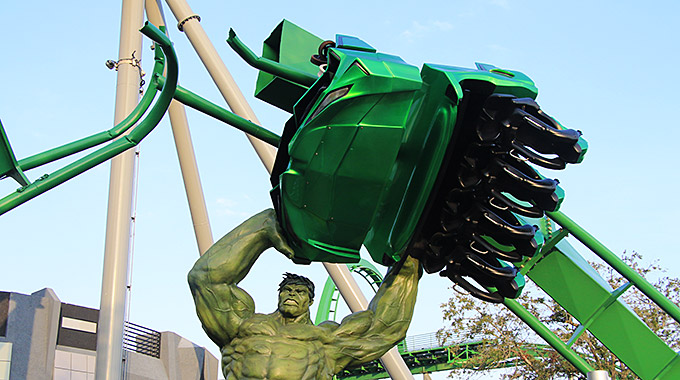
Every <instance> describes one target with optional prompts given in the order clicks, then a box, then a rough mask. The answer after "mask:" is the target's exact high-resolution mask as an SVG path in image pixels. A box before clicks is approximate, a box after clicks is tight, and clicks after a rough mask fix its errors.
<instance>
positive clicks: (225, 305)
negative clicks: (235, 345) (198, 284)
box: [194, 284, 255, 347]
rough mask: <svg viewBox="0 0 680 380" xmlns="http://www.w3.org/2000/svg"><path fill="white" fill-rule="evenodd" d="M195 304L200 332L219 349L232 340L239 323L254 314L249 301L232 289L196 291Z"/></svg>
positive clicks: (220, 287)
mask: <svg viewBox="0 0 680 380" xmlns="http://www.w3.org/2000/svg"><path fill="white" fill-rule="evenodd" d="M194 301H195V303H196V313H197V314H198V317H199V319H200V320H201V323H202V324H203V329H204V330H205V331H206V333H208V336H210V338H211V339H212V340H213V341H214V342H215V343H216V344H217V345H218V346H220V347H222V346H223V345H225V344H226V343H228V342H229V341H230V340H231V339H233V338H234V336H236V333H237V332H238V328H239V326H240V325H241V323H243V321H244V320H245V319H246V318H249V317H250V316H251V315H253V313H254V312H255V303H254V302H253V299H252V297H250V295H249V294H248V293H246V292H245V291H244V290H243V289H240V288H239V287H237V286H235V285H226V284H222V285H213V286H208V287H204V288H201V289H197V291H195V292H194Z"/></svg>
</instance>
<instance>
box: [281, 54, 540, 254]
mask: <svg viewBox="0 0 680 380" xmlns="http://www.w3.org/2000/svg"><path fill="white" fill-rule="evenodd" d="M329 56H330V57H331V58H330V59H331V61H330V62H329V65H330V66H331V67H332V68H333V71H334V72H335V74H334V76H333V78H332V79H331V78H326V79H324V77H322V79H321V80H320V81H318V82H317V83H316V84H315V85H314V86H313V87H312V88H311V89H310V90H309V91H308V93H307V94H306V95H305V97H303V98H302V99H301V100H300V101H299V102H298V104H305V101H307V102H309V100H308V99H306V98H307V97H314V96H315V97H317V100H316V101H315V102H314V105H313V106H312V107H311V109H315V110H316V111H314V112H310V113H309V114H307V115H306V116H305V118H304V119H303V120H302V121H301V127H300V128H299V130H298V131H297V132H296V133H295V136H294V137H293V138H292V139H291V140H290V143H289V145H288V147H289V154H290V165H289V166H288V168H287V170H285V171H283V172H282V173H281V174H280V179H279V181H280V183H279V184H278V185H277V187H275V188H274V190H273V191H274V192H277V191H280V193H281V194H280V199H281V211H282V218H281V219H282V224H283V226H284V230H286V231H287V232H289V233H290V235H291V241H294V242H297V244H298V247H297V250H296V256H298V259H301V261H302V260H311V261H328V262H352V261H356V260H358V258H359V255H358V251H359V248H360V247H361V245H362V244H363V245H365V246H366V248H367V250H368V251H369V253H370V254H371V256H372V258H373V260H374V261H376V262H378V263H381V264H383V265H390V264H391V263H393V262H394V261H396V260H398V259H399V257H400V255H401V254H402V252H403V250H404V249H405V247H406V245H407V244H408V243H409V241H410V239H411V237H412V236H413V233H414V231H415V229H416V226H417V224H418V222H419V220H420V217H421V215H422V213H423V210H424V208H425V205H426V202H427V201H428V199H429V196H430V192H431V190H432V188H433V186H434V183H435V181H436V179H437V175H438V174H439V168H440V165H441V164H442V161H443V159H444V155H445V153H446V150H447V148H448V147H449V142H450V141H451V139H452V137H453V134H454V128H455V125H456V119H457V104H458V103H459V102H460V101H461V99H462V97H463V90H462V88H461V85H460V82H461V81H465V80H480V81H486V82H489V83H491V84H493V85H494V86H495V87H496V88H497V89H498V91H502V92H504V93H509V94H512V95H516V96H529V97H535V96H536V89H535V87H534V86H533V83H531V81H530V80H529V79H528V78H527V77H526V76H524V75H522V74H521V73H516V72H513V73H515V74H514V75H513V76H512V77H508V76H503V75H490V74H489V72H486V71H481V70H471V69H462V68H456V67H447V66H438V65H425V66H424V67H423V69H422V72H421V71H420V70H418V69H417V68H416V67H414V66H411V65H408V64H406V63H405V62H404V61H403V60H401V59H400V58H398V57H396V56H390V55H387V54H382V53H370V52H366V51H358V50H351V49H342V48H331V49H330V53H329ZM447 89H449V90H447ZM319 91H322V92H321V94H317V92H319ZM298 107H299V106H296V109H295V117H302V116H304V115H303V114H304V110H303V109H299V108H298ZM366 162H370V163H371V165H366ZM415 184H418V185H417V186H415ZM279 189H280V190H279Z"/></svg>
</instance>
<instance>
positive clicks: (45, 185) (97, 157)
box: [0, 23, 178, 215]
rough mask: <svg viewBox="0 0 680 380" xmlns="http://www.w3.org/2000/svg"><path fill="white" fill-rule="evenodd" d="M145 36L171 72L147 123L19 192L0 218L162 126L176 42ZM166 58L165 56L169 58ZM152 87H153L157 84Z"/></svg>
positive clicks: (173, 82)
mask: <svg viewBox="0 0 680 380" xmlns="http://www.w3.org/2000/svg"><path fill="white" fill-rule="evenodd" d="M141 32H142V33H143V34H144V35H146V36H147V37H149V38H150V39H152V40H153V41H154V42H156V43H157V44H158V46H160V47H161V49H156V56H155V59H156V61H157V62H161V65H162V64H163V62H164V63H165V66H166V69H167V78H166V82H165V84H166V85H165V87H164V88H163V90H162V91H161V93H160V95H159V96H158V100H157V101H156V103H155V104H154V106H153V107H152V108H151V110H150V111H149V112H148V114H147V116H146V117H145V118H144V120H142V121H141V122H140V123H139V124H138V125H137V126H136V127H135V128H134V129H133V130H132V131H131V132H130V133H129V134H128V135H125V136H123V137H121V138H119V139H118V140H115V141H113V142H111V143H109V144H108V145H107V146H105V147H102V148H100V149H98V150H96V151H95V152H92V153H90V154H88V155H87V156H85V157H83V158H81V159H78V160H76V161H74V162H73V163H71V164H69V165H66V166H65V167H63V168H61V169H58V170H56V171H55V172H53V173H51V174H49V175H48V174H46V175H44V176H42V177H40V178H39V179H37V180H36V181H34V182H33V183H32V184H30V185H28V186H25V187H22V188H20V189H18V190H17V191H16V192H14V193H12V194H10V195H8V196H6V197H4V198H2V199H0V215H2V214H4V213H5V212H7V211H9V210H11V209H13V208H15V207H17V206H19V205H20V204H22V203H24V202H26V201H28V200H30V199H33V198H34V197H36V196H38V195H40V194H42V193H44V192H46V191H48V190H50V189H52V188H54V187H55V186H58V185H60V184H62V183H64V182H66V181H68V180H69V179H71V178H73V177H75V176H77V175H79V174H81V173H83V172H85V171H87V170H89V169H91V168H93V167H95V166H97V165H99V164H101V163H102V162H104V161H107V160H109V159H111V158H113V157H115V156H116V155H118V154H120V153H122V152H124V151H126V150H128V149H130V148H132V147H134V146H136V145H137V144H138V143H139V142H140V141H141V140H142V139H143V138H144V137H146V136H147V135H148V134H149V133H150V132H151V131H152V130H153V129H154V127H155V126H156V125H157V124H158V123H159V122H160V120H161V118H162V117H163V115H164V114H165V111H166V110H167V109H168V106H169V105H170V102H171V101H172V97H173V94H174V92H175V87H176V86H177V74H178V67H177V56H176V55H175V51H174V49H173V47H172V42H171V41H170V40H169V39H168V37H167V36H166V35H165V34H164V33H163V32H161V31H160V30H158V29H157V28H156V27H154V26H153V25H151V24H149V23H146V24H145V25H144V27H143V28H142V29H141ZM161 50H162V52H161ZM163 54H165V57H164V56H163ZM159 76H160V74H156V75H155V76H154V78H152V81H155V80H158V77H159ZM151 86H153V84H152V85H151Z"/></svg>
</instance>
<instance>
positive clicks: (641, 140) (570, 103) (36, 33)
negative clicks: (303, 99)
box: [0, 0, 680, 355]
mask: <svg viewBox="0 0 680 380" xmlns="http://www.w3.org/2000/svg"><path fill="white" fill-rule="evenodd" d="M229 3H231V2H229ZM229 3H228V2H225V1H191V2H190V4H191V6H192V8H193V10H194V12H195V13H198V14H199V15H200V16H201V18H202V23H201V24H202V25H203V27H204V28H205V30H206V32H207V34H208V36H209V37H210V38H211V39H212V41H213V43H214V44H215V46H216V47H217V50H218V51H219V53H220V54H221V56H222V58H223V59H224V61H225V63H226V64H227V67H229V69H230V70H231V72H232V75H233V76H234V77H235V78H236V81H237V83H238V84H239V86H241V88H242V90H243V91H244V93H245V94H246V97H247V98H248V99H252V106H253V107H254V108H255V112H256V113H257V114H258V117H259V118H260V120H261V122H262V123H263V124H264V125H265V126H266V127H268V128H270V129H272V130H274V131H277V132H280V130H281V128H282V125H283V122H284V121H285V119H286V118H287V115H286V114H284V113H282V112H280V111H277V110H275V109H274V108H273V107H271V106H269V105H267V104H264V103H262V102H260V101H259V100H256V99H254V98H253V97H252V93H253V87H254V82H255V77H256V71H255V70H254V69H251V68H249V67H248V66H247V65H246V64H244V63H243V62H242V61H241V60H240V59H239V58H238V57H237V56H236V55H235V54H234V53H233V52H232V51H231V50H230V49H229V48H228V47H227V45H226V43H225V42H224V40H225V39H226V37H227V31H228V29H229V28H230V27H233V28H234V29H235V30H236V31H237V33H238V34H239V36H240V37H241V39H242V40H243V41H244V42H246V43H247V44H248V45H249V46H251V47H252V48H253V49H254V50H256V51H259V49H260V47H261V43H262V41H263V40H264V39H265V38H266V37H267V36H268V35H269V33H270V32H271V30H272V29H273V28H274V27H275V26H276V25H277V24H278V22H280V21H281V19H283V18H286V19H289V20H291V21H293V22H294V23H296V24H298V25H299V26H301V27H303V28H305V29H307V30H309V31H310V32H312V33H314V34H316V35H318V36H320V37H322V38H324V39H332V38H333V37H334V35H335V34H336V33H341V34H350V35H355V36H358V37H360V38H362V39H364V40H365V41H366V42H368V43H369V44H371V45H373V46H374V47H376V48H377V49H378V50H380V51H382V52H386V53H391V54H395V55H399V56H401V57H402V58H404V59H405V60H406V61H407V62H410V63H412V64H415V65H418V66H420V65H421V64H422V63H423V62H431V63H440V64H450V65H456V66H467V67H473V65H474V62H484V63H491V64H494V65H496V66H499V67H503V68H508V69H513V70H519V71H522V72H524V73H526V74H527V75H529V76H530V77H531V78H532V79H533V80H534V81H535V83H536V85H537V86H538V88H539V97H538V102H539V104H541V106H542V108H543V109H544V110H545V111H546V112H548V113H549V114H551V115H552V116H554V117H555V118H557V119H558V120H560V121H561V122H562V123H563V124H564V125H565V126H567V127H570V128H575V129H580V130H582V131H583V133H584V136H585V138H586V139H587V140H588V142H589V144H590V151H589V152H588V155H587V156H586V159H585V161H584V162H583V164H581V165H577V166H572V167H570V168H568V169H567V170H566V171H564V172H557V173H546V174H547V175H549V176H551V177H552V176H554V177H557V178H559V179H560V180H561V184H562V187H563V188H564V189H565V191H566V194H567V195H566V200H565V204H564V206H563V209H562V210H563V211H564V212H565V213H566V214H567V215H569V216H570V217H571V218H572V219H574V220H576V221H577V222H578V223H579V224H581V225H582V226H583V227H585V228H586V229H587V230H588V231H590V232H591V233H592V234H593V235H595V236H596V237H597V238H598V239H600V240H601V241H602V242H603V243H605V244H606V245H607V246H609V247H610V248H611V249H612V250H613V251H614V252H616V253H621V252H623V251H624V250H629V251H631V250H635V251H637V252H639V253H641V254H642V255H643V257H644V258H645V259H646V260H650V261H651V260H655V259H658V260H659V261H660V263H661V264H662V265H663V266H665V267H666V268H668V269H669V271H668V274H669V275H672V276H675V277H677V276H679V275H680V269H678V263H679V260H678V258H677V257H678V252H677V251H678V249H677V245H675V244H673V243H672V242H673V241H674V236H675V233H676V222H675V217H676V215H678V213H679V212H680V208H679V206H678V204H679V203H678V201H677V200H675V196H676V195H677V188H678V185H679V184H680V181H679V180H678V170H677V167H678V164H679V163H680V159H679V158H678V155H677V153H676V149H677V143H678V141H679V140H680V128H678V119H677V116H676V113H677V112H676V111H677V110H678V106H677V105H676V103H677V100H676V99H675V98H674V96H675V95H676V89H677V88H678V87H679V85H680V80H679V79H678V76H677V74H676V73H675V72H674V66H675V65H677V64H678V60H679V59H678V58H679V57H678V51H679V50H680V49H679V48H680V46H678V45H679V44H678V36H680V33H678V32H679V29H680V28H679V27H678V22H677V15H678V13H679V12H680V5H678V3H677V2H673V1H657V2H652V3H646V4H643V3H642V2H631V1H617V2H614V1H603V2H586V1H572V2H559V3H555V2H543V1H510V0H507V1H503V0H484V1H475V2H473V1H465V2H463V1H427V0H426V1H421V2H412V1H393V2H391V3H390V5H389V6H386V5H382V4H381V3H379V2H366V1H353V0H352V1H344V2H337V3H324V2H310V1H296V2H288V3H285V2H280V1H277V2H273V1H271V2H270V1H264V2H243V5H236V4H229ZM165 13H166V19H168V23H169V24H171V25H174V24H175V22H176V21H174V18H173V16H172V14H171V12H170V11H169V9H167V7H166V10H165ZM3 14H5V15H7V17H5V18H4V19H3V22H4V30H5V32H4V33H2V35H0V46H1V47H2V51H3V54H2V57H3V58H2V59H1V60H0V88H1V89H2V92H1V93H0V119H1V120H2V122H3V125H4V126H5V129H6V132H7V134H8V136H9V138H10V140H11V142H12V145H13V147H14V150H15V153H16V155H17V156H18V157H19V158H23V157H26V156H28V155H31V154H34V153H37V152H40V151H43V150H46V149H48V148H51V147H55V146H58V145H60V144H63V143H65V142H70V141H73V140H75V139H78V138H81V137H84V136H87V135H89V134H92V133H95V132H99V131H102V130H106V129H108V128H110V127H111V126H112V120H113V104H114V93H115V80H116V75H115V72H113V71H109V70H108V69H106V67H105V66H104V62H105V61H106V60H107V59H116V58H117V54H118V35H119V25H120V4H119V3H117V2H106V3H105V2H101V1H98V2H66V3H64V2H39V3H35V2H18V1H17V2H10V3H7V4H3ZM170 33H171V34H170V36H171V39H172V40H173V41H174V42H175V46H176V50H177V52H178V55H179V59H180V84H181V85H183V86H184V87H186V88H189V89H191V90H193V91H195V92H197V93H199V94H200V95H202V96H204V97H206V98H208V99H210V100H212V101H214V102H216V103H219V104H224V101H223V100H222V98H221V96H220V95H219V93H218V92H217V90H216V89H215V86H214V85H213V83H212V81H211V80H210V78H209V76H208V75H207V73H206V72H205V70H204V69H203V67H202V65H201V64H200V61H199V60H198V59H197V57H196V54H195V53H194V51H193V50H192V48H191V47H190V45H189V44H188V42H187V40H186V38H185V36H183V35H182V34H181V33H179V32H178V31H177V29H176V28H175V27H174V26H173V27H171V28H170ZM147 47H148V43H146V44H145V48H144V51H143V53H142V59H143V63H144V67H145V70H146V71H147V72H150V71H151V61H152V59H151V57H152V55H151V53H150V51H149V50H148V48H147ZM189 122H190V125H191V131H192V135H193V140H194V144H195V149H196V153H197V157H198V164H199V168H200V171H201V176H202V179H203V185H204V191H205V195H206V200H207V204H208V208H209V213H210V219H211V223H212V230H213V235H214V238H215V240H217V239H218V238H219V237H221V236H222V235H223V234H224V233H226V232H228V231H229V230H230V229H231V228H233V227H234V226H236V225H237V224H239V223H240V222H241V221H243V220H244V219H245V218H247V217H248V216H250V215H252V214H254V213H256V212H258V211H260V210H262V209H264V208H267V207H270V200H269V196H268V190H269V185H268V178H267V174H266V172H265V170H264V169H263V168H262V166H261V164H260V162H259V160H258V159H257V157H256V156H255V154H254V153H253V152H252V149H251V148H250V146H249V144H248V143H247V141H246V138H245V137H244V136H243V134H242V133H240V132H238V131H235V130H232V129H231V128H230V127H228V126H226V125H222V124H221V123H219V122H215V121H213V120H210V119H209V118H207V117H205V116H203V115H200V114H198V113H196V112H193V111H189ZM60 165H61V164H58V165H57V166H56V167H59V166H60ZM54 168H55V167H51V168H47V169H43V168H40V169H37V170H34V171H31V172H29V174H28V175H29V177H30V178H31V179H35V178H37V177H38V176H40V175H42V174H43V173H45V172H49V171H52V170H54ZM108 174H109V165H108V164H103V165H100V166H99V167H97V168H95V169H93V170H92V171H90V172H87V173H85V174H83V175H81V176H79V177H77V178H75V179H73V180H71V181H69V182H68V183H66V184H64V185H62V186H60V187H59V188H57V189H55V190H52V191H50V192H48V193H47V194H44V195H42V196H40V197H39V198H37V199H35V200H33V201H30V202H29V203H27V204H25V205H23V206H20V207H19V208H17V209H15V210H13V211H11V212H9V213H8V214H6V215H3V216H2V217H0V240H1V241H2V246H1V248H0V253H1V254H2V256H1V257H2V264H1V267H2V269H3V271H2V275H1V276H0V290H5V291H15V292H22V293H31V292H34V291H36V290H39V289H41V288H44V287H51V288H53V289H54V290H55V291H56V293H57V295H58V296H59V297H60V298H61V299H62V301H63V302H68V303H75V304H80V305H85V306H90V307H98V305H99V297H100V288H101V280H100V277H101V272H102V259H103V247H104V233H105V220H106V203H107V191H108ZM16 187H17V185H16V184H15V183H13V182H11V180H4V181H2V182H0V196H5V195H7V194H8V193H10V192H11V191H13V190H14V189H15V188H16ZM134 244H135V250H134V265H133V283H132V289H133V291H132V297H131V314H130V320H131V321H133V322H135V323H139V324H142V325H145V326H148V327H151V328H154V329H157V330H171V331H176V332H178V333H179V334H181V335H183V336H185V337H187V338H189V339H191V340H193V341H195V342H197V343H198V344H201V345H205V346H207V347H208V348H209V349H211V350H212V352H213V353H214V354H216V355H217V349H216V347H215V346H214V345H213V344H212V343H211V342H210V341H209V340H208V339H207V338H206V337H205V336H204V334H203V332H202V331H201V329H200V325H199V323H198V320H197V318H196V317H195V314H194V311H193V305H192V301H191V297H190V294H189V291H188V287H187V286H186V282H185V276H186V273H187V271H188V270H189V268H190V267H191V265H192V264H193V262H194V261H195V259H196V258H197V256H198V253H197V249H196V247H195V240H194V236H193V231H192V226H191V221H190V219H189V214H188V208H187V205H186V200H185V196H184V190H183V186H182V183H181V178H180V173H179V166H178V164H177V159H176V155H175V152H174V144H173V142H172V138H171V134H170V129H169V123H168V122H167V120H164V121H163V122H162V123H161V124H160V125H159V126H158V127H157V128H156V130H155V131H154V132H153V133H152V134H151V135H150V136H149V137H148V138H147V139H146V140H144V142H143V143H142V145H141V161H140V170H139V191H138V201H137V227H136V234H135V243H134ZM285 271H296V272H300V273H303V274H305V275H308V276H309V277H311V278H312V279H313V280H314V281H315V283H316V284H317V286H318V287H319V288H320V287H322V286H323V283H324V281H325V279H326V275H325V273H324V272H323V270H322V268H321V266H320V265H319V264H314V265H311V266H309V267H295V266H293V265H292V264H290V263H289V262H287V261H286V260H284V259H283V258H282V257H280V255H279V254H277V253H275V252H270V253H267V254H265V255H264V256H263V258H262V259H261V260H260V262H258V263H257V265H256V267H255V268H254V269H253V271H252V274H251V276H250V277H248V278H247V279H246V280H245V281H244V283H243V287H244V288H245V289H247V290H248V291H249V292H251V294H253V296H254V298H255V300H256V303H257V305H258V311H260V312H270V311H272V310H273V308H274V307H275V306H274V305H275V294H276V283H278V281H279V279H280V274H281V273H282V272H285ZM447 287H448V282H447V281H444V280H443V279H439V278H438V277H437V276H434V275H431V276H428V277H427V278H425V279H424V280H423V282H422V286H421V292H420V295H419V303H418V305H417V309H416V318H415V320H414V323H413V325H412V327H411V330H410V331H409V335H414V334H421V333H427V332H432V331H435V330H437V329H438V328H440V327H441V326H442V321H441V313H440V311H439V305H440V304H441V303H442V302H444V301H445V300H446V298H447V294H448V293H449V292H450V291H451V290H449V289H447Z"/></svg>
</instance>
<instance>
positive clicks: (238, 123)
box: [157, 77, 281, 147]
mask: <svg viewBox="0 0 680 380" xmlns="http://www.w3.org/2000/svg"><path fill="white" fill-rule="evenodd" d="M164 84H165V79H164V78H162V77H160V78H158V83H157V87H158V88H159V89H162V88H163V85H164ZM174 98H175V100H177V101H178V102H180V103H182V104H184V105H186V106H189V107H191V108H193V109H195V110H197V111H200V112H203V113H204V114H206V115H208V116H212V117H214V118H215V119H217V120H220V121H223V122H225V123H227V124H229V125H231V126H232V127H234V128H236V129H238V130H240V131H242V132H245V133H247V134H249V135H251V136H253V137H255V138H258V139H260V140H262V141H264V142H266V143H267V144H269V145H272V146H274V147H278V146H279V141H280V140H281V137H280V136H279V135H277V134H276V133H274V132H271V131H269V130H267V129H265V128H262V127H260V126H259V125H257V124H255V123H251V122H250V121H248V120H246V119H244V118H242V117H240V116H238V115H236V114H235V113H233V112H231V111H229V110H227V109H225V108H222V107H220V106H218V105H217V104H215V103H213V102H211V101H209V100H206V99H205V98H202V97H200V96H198V95H196V94H195V93H193V92H191V91H189V90H187V89H185V88H183V87H182V86H177V89H176V90H175V94H174Z"/></svg>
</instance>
